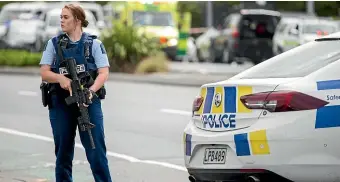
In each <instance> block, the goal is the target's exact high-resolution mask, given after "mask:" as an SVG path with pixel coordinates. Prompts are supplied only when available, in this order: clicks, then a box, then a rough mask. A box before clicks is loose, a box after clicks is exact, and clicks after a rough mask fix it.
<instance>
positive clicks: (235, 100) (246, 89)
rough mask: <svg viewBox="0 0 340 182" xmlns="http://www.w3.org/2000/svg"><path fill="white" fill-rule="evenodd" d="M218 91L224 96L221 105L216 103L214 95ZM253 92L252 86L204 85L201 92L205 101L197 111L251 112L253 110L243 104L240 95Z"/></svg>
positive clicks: (204, 112)
mask: <svg viewBox="0 0 340 182" xmlns="http://www.w3.org/2000/svg"><path fill="white" fill-rule="evenodd" d="M216 93H220V94H221V96H222V103H221V105H220V106H219V107H217V106H215V104H214V96H215V94H216ZM251 93H253V89H252V87H251V86H238V87H234V86H232V87H221V86H218V87H204V88H202V89H201V93H200V95H201V96H202V97H203V98H204V101H203V104H202V107H201V108H200V109H199V110H198V112H197V113H198V114H207V113H212V114H219V113H250V112H251V110H249V109H248V108H246V107H245V106H244V105H243V104H242V102H241V100H240V97H241V96H243V95H247V94H251Z"/></svg>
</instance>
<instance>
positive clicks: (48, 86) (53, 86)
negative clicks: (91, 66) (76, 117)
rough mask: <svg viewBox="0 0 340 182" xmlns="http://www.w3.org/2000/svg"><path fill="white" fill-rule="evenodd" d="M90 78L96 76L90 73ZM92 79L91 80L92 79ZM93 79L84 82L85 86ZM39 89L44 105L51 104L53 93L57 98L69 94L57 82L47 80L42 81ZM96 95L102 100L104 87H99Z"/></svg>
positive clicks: (104, 93) (89, 84)
mask: <svg viewBox="0 0 340 182" xmlns="http://www.w3.org/2000/svg"><path fill="white" fill-rule="evenodd" d="M89 74H90V75H91V80H92V78H94V79H95V78H96V75H93V73H92V74H91V72H90V73H89ZM94 79H93V80H94ZM93 82H94V81H89V82H88V83H87V84H84V87H85V88H89V87H90V86H91V85H92V84H93ZM40 90H41V96H42V104H43V106H44V107H47V106H49V107H50V106H51V96H52V95H53V94H55V95H58V98H62V99H65V98H66V97H68V96H69V95H70V93H69V91H67V90H64V89H63V88H61V87H60V85H59V83H47V82H42V83H41V84H40ZM96 94H97V96H98V98H99V99H101V100H103V99H105V96H106V88H105V87H104V86H103V87H101V88H100V89H99V90H98V91H97V92H96Z"/></svg>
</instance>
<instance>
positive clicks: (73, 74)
mask: <svg viewBox="0 0 340 182" xmlns="http://www.w3.org/2000/svg"><path fill="white" fill-rule="evenodd" d="M63 64H65V65H66V69H67V72H68V75H69V76H70V79H71V80H72V81H71V88H72V95H70V96H68V97H67V98H66V99H65V101H66V104H67V105H70V104H74V103H77V105H78V108H79V112H80V116H79V117H78V128H79V130H80V131H87V132H88V133H89V137H90V142H91V146H92V149H95V145H94V141H93V137H92V133H91V129H92V128H94V127H95V125H94V124H92V123H91V122H90V117H89V113H88V108H87V107H86V106H84V104H86V105H89V104H91V103H92V101H91V100H90V99H89V94H90V92H89V90H88V89H86V88H84V86H83V85H82V84H81V79H80V78H79V77H78V74H77V64H76V60H75V59H65V60H64V61H63ZM93 97H95V95H93Z"/></svg>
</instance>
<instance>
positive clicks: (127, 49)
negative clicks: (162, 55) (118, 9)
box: [102, 23, 160, 72]
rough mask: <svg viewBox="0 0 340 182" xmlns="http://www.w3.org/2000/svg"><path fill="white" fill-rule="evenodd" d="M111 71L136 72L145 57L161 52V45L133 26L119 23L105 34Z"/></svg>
mask: <svg viewBox="0 0 340 182" xmlns="http://www.w3.org/2000/svg"><path fill="white" fill-rule="evenodd" d="M102 42H103V43H104V45H105V49H106V51H107V55H108V58H109V61H110V65H111V68H110V69H111V71H119V72H120V71H123V72H134V69H135V67H136V65H137V64H138V63H139V62H140V61H141V60H142V59H143V58H145V57H148V56H150V55H155V54H156V53H157V52H158V51H160V48H159V44H158V42H156V41H153V40H152V39H150V38H148V37H147V36H145V35H144V34H141V33H139V32H138V29H137V28H136V27H133V26H129V25H124V24H121V23H117V24H115V25H114V26H113V28H112V30H108V31H107V32H105V33H104V34H103V40H102Z"/></svg>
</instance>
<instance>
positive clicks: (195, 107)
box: [192, 96, 204, 112]
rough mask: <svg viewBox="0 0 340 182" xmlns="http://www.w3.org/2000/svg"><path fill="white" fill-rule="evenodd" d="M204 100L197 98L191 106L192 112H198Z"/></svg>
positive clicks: (200, 97)
mask: <svg viewBox="0 0 340 182" xmlns="http://www.w3.org/2000/svg"><path fill="white" fill-rule="evenodd" d="M203 100H204V98H203V97H202V96H197V97H196V98H195V100H194V102H193V104H192V112H195V111H198V110H199V109H200V107H201V105H202V103H203Z"/></svg>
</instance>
